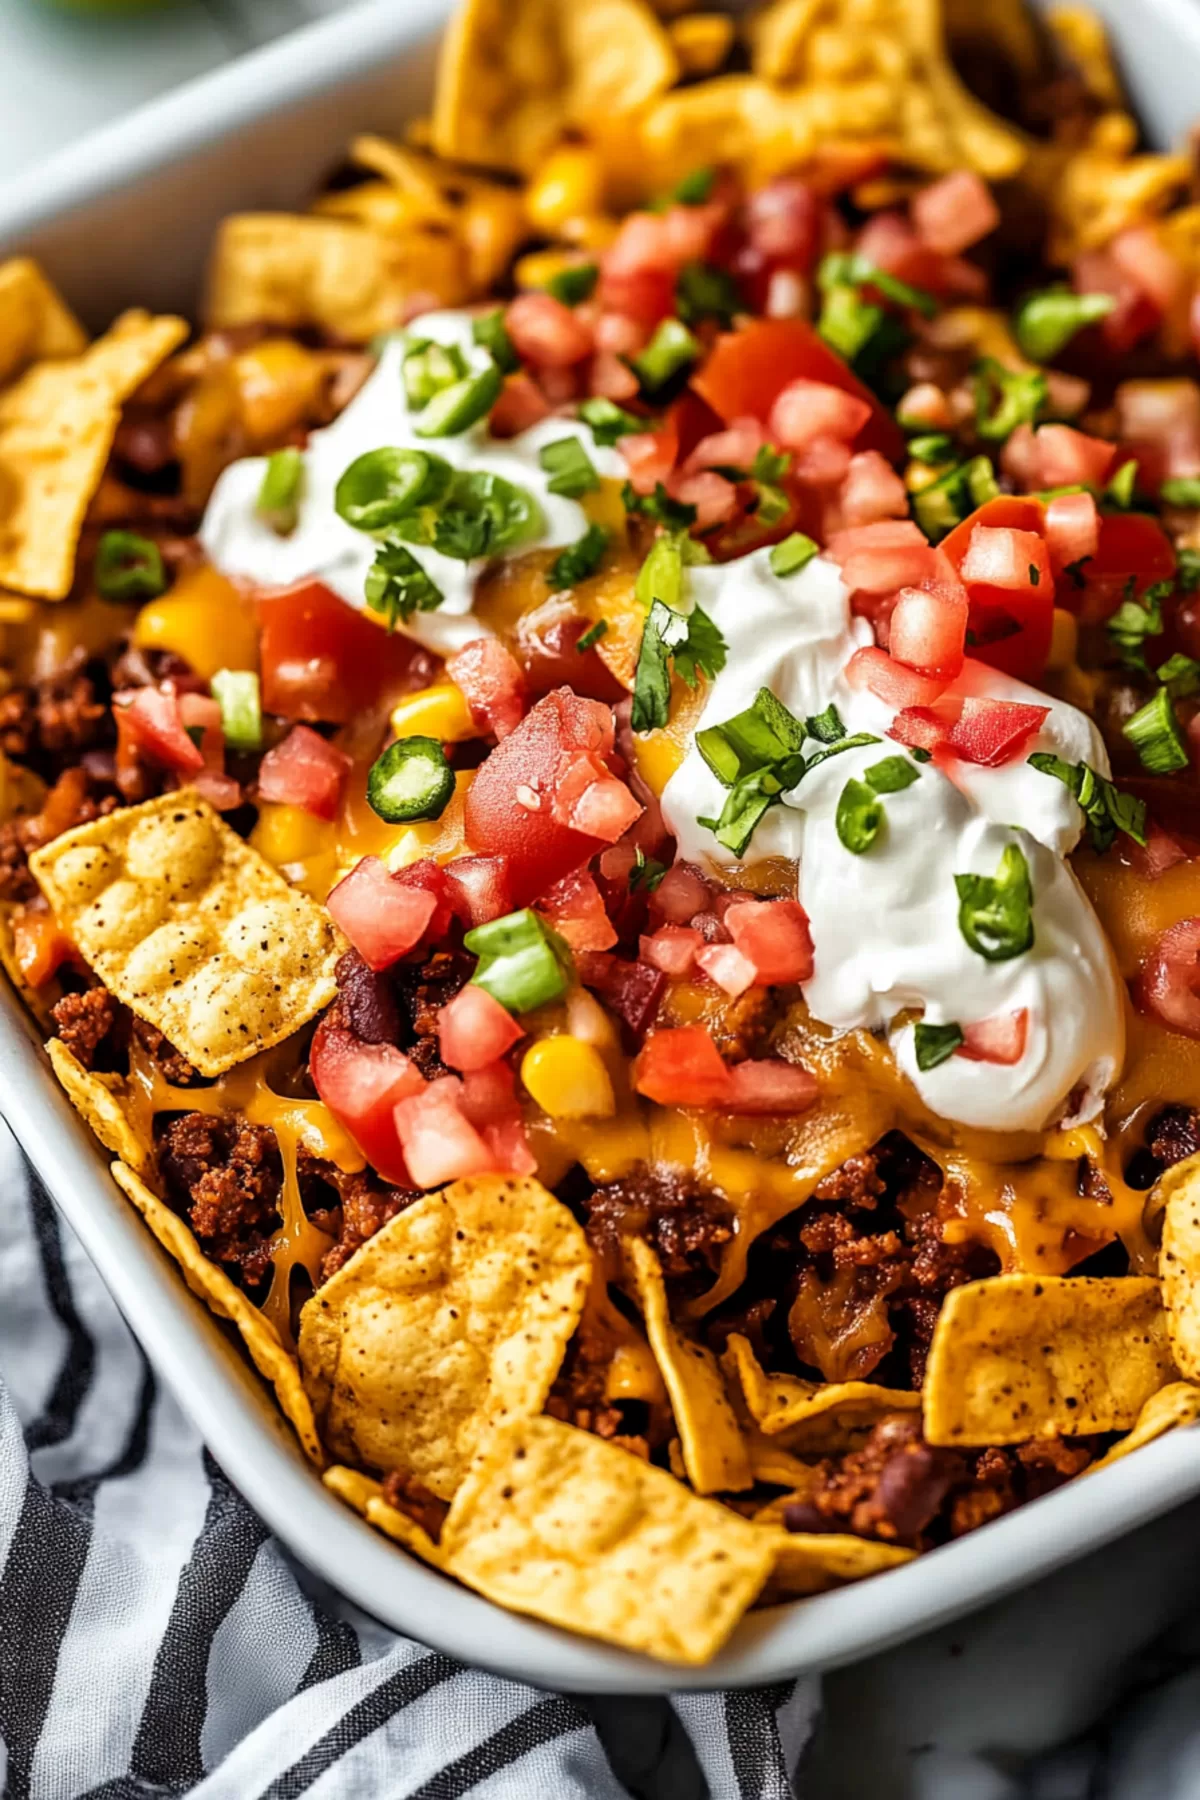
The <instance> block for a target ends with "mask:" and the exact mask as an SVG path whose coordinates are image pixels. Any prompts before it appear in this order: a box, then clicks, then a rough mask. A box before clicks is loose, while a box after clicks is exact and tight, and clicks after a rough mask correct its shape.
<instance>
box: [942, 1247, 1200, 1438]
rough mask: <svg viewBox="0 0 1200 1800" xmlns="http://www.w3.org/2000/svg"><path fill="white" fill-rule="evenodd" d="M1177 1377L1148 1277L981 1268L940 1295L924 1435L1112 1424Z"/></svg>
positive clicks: (1107, 1427)
mask: <svg viewBox="0 0 1200 1800" xmlns="http://www.w3.org/2000/svg"><path fill="white" fill-rule="evenodd" d="M1175 1377H1176V1369H1175V1363H1174V1360H1173V1358H1172V1356H1171V1347H1170V1344H1169V1343H1168V1340H1167V1315H1166V1313H1165V1312H1164V1311H1163V1303H1162V1295H1161V1292H1160V1289H1159V1284H1158V1282H1157V1281H1154V1280H1151V1279H1150V1278H1148V1277H1143V1276H1132V1275H1129V1276H1121V1277H1113V1278H1108V1279H1097V1278H1093V1277H1088V1276H1082V1275H1079V1276H1065V1275H1053V1276H1052V1275H1047V1276H1039V1275H992V1276H989V1277H988V1278H987V1279H986V1280H984V1281H970V1282H967V1283H966V1284H965V1285H964V1286H963V1287H957V1288H952V1289H951V1290H950V1292H949V1294H947V1296H946V1298H945V1300H944V1301H943V1302H942V1310H941V1312H940V1314H939V1315H938V1322H937V1325H936V1327H935V1329H934V1334H933V1343H932V1345H931V1346H930V1351H929V1361H928V1364H927V1367H926V1373H925V1389H924V1406H925V1438H926V1441H927V1442H928V1443H930V1444H964V1445H975V1444H978V1445H986V1444H1017V1443H1021V1442H1023V1441H1024V1440H1025V1439H1026V1438H1033V1437H1058V1436H1063V1435H1070V1436H1076V1435H1083V1434H1084V1433H1086V1432H1090V1431H1122V1430H1124V1429H1125V1428H1126V1427H1128V1426H1131V1425H1133V1424H1134V1422H1135V1421H1136V1419H1137V1416H1138V1414H1139V1412H1140V1411H1141V1409H1142V1407H1143V1406H1144V1405H1145V1403H1146V1401H1147V1400H1149V1398H1150V1397H1151V1395H1152V1394H1156V1393H1157V1392H1158V1390H1159V1389H1160V1388H1161V1387H1164V1386H1165V1385H1166V1384H1167V1382H1169V1381H1173V1380H1174V1379H1175Z"/></svg>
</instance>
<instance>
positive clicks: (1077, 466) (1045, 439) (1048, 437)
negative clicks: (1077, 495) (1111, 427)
mask: <svg viewBox="0 0 1200 1800" xmlns="http://www.w3.org/2000/svg"><path fill="white" fill-rule="evenodd" d="M1033 438H1034V442H1035V444H1036V445H1037V449H1038V460H1039V470H1040V478H1041V485H1042V486H1043V487H1069V486H1070V485H1072V484H1073V483H1075V482H1082V483H1084V484H1085V485H1090V486H1094V487H1101V486H1102V485H1103V484H1104V482H1105V480H1106V479H1107V476H1108V472H1109V470H1110V469H1111V468H1112V462H1113V458H1114V456H1115V455H1116V454H1117V446H1116V445H1115V444H1110V443H1107V442H1106V441H1105V439H1104V438H1097V437H1088V435H1087V433H1086V432H1083V431H1076V430H1075V428H1074V426H1072V425H1039V426H1038V428H1037V430H1036V431H1035V432H1034V434H1033Z"/></svg>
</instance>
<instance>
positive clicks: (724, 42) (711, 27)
mask: <svg viewBox="0 0 1200 1800" xmlns="http://www.w3.org/2000/svg"><path fill="white" fill-rule="evenodd" d="M733 34H734V26H733V20H732V19H731V18H730V16H729V14H728V13H718V12H703V13H690V14H689V15H688V16H687V17H686V18H683V19H676V20H674V21H673V22H672V23H671V24H669V25H668V26H667V36H668V37H669V38H670V40H671V48H672V49H673V50H674V52H675V55H676V57H677V59H678V61H679V69H680V73H681V74H683V75H715V74H716V72H717V70H718V69H719V68H720V66H721V64H722V63H723V62H724V61H725V58H726V57H727V56H728V55H729V52H730V51H731V50H732V48H733Z"/></svg>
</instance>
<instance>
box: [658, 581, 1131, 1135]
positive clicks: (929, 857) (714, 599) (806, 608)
mask: <svg viewBox="0 0 1200 1800" xmlns="http://www.w3.org/2000/svg"><path fill="white" fill-rule="evenodd" d="M689 578H690V584H691V587H690V591H691V594H692V596H693V598H694V600H695V603H696V604H697V605H699V606H702V607H703V608H704V610H705V611H706V612H707V613H708V614H709V615H710V617H711V618H712V619H713V620H714V621H715V623H716V624H717V625H718V626H719V627H720V630H721V633H722V635H723V636H724V638H725V641H726V643H727V645H728V657H727V660H726V665H725V668H724V670H723V671H722V673H721V674H720V675H719V676H718V677H717V679H716V681H715V682H714V683H713V684H712V687H711V688H710V690H709V694H708V699H707V701H706V704H705V707H704V712H703V716H702V718H701V720H700V723H699V728H704V727H707V726H710V725H717V724H721V723H722V722H723V721H725V720H726V719H729V718H731V717H732V716H733V715H734V714H735V713H737V712H740V711H742V710H743V709H744V708H745V707H748V706H750V705H751V704H752V703H753V700H754V697H755V695H756V694H757V692H758V690H759V689H760V688H762V687H766V688H769V689H770V690H771V692H772V693H773V694H775V695H776V696H777V698H778V699H780V700H782V701H783V703H784V705H785V706H787V707H788V708H789V710H790V711H791V712H792V713H793V714H794V715H795V716H796V717H798V718H799V717H804V716H811V715H813V714H817V713H820V712H822V711H824V709H825V708H826V707H827V706H828V705H829V704H830V702H831V701H832V702H833V704H834V705H835V706H836V707H837V709H838V712H839V714H840V715H841V718H842V720H843V722H844V724H845V726H846V730H847V732H848V733H857V732H870V733H872V734H873V735H874V736H875V737H877V738H879V739H880V740H881V741H880V742H879V743H876V744H870V745H866V746H863V747H862V748H859V749H855V750H847V751H844V752H842V753H840V754H839V755H837V756H833V757H830V758H829V759H828V761H826V762H824V763H822V764H820V765H819V766H818V767H817V768H815V769H813V771H812V772H811V773H810V774H808V775H806V776H805V777H804V780H803V782H802V784H801V786H800V788H798V789H796V790H794V791H793V792H792V793H791V794H788V795H786V796H785V797H784V801H783V803H782V804H780V805H776V806H773V807H771V809H770V810H769V811H768V812H767V813H766V815H765V816H764V818H763V819H762V821H761V822H760V824H759V825H758V827H757V829H756V831H755V833H754V835H753V837H752V839H751V840H750V844H749V847H748V849H747V851H746V854H745V857H744V859H743V860H745V861H749V862H756V861H760V860H762V859H764V858H767V857H786V858H788V859H789V860H792V861H795V862H797V863H798V865H799V877H798V888H797V897H798V899H799V900H800V903H801V905H802V906H803V907H804V910H805V912H806V913H807V914H808V918H809V923H810V927H811V930H812V937H813V945H814V952H815V956H814V969H813V976H812V979H811V980H810V981H809V982H807V983H806V984H805V988H804V996H805V999H806V1001H807V1003H808V1005H809V1008H810V1009H811V1011H812V1013H813V1014H814V1016H815V1017H816V1018H818V1019H821V1020H823V1021H824V1022H825V1023H826V1024H829V1025H832V1026H834V1027H835V1028H836V1029H839V1030H851V1029H853V1028H855V1027H867V1028H869V1029H872V1030H884V1031H886V1032H888V1034H889V1041H890V1044H891V1048H892V1050H893V1053H894V1054H895V1056H896V1058H897V1060H898V1062H899V1064H900V1066H901V1067H902V1068H903V1069H904V1070H905V1072H906V1073H907V1074H908V1075H909V1076H910V1077H911V1079H912V1081H913V1082H914V1084H915V1086H916V1088H917V1091H918V1092H919V1094H920V1095H921V1098H922V1099H923V1100H924V1101H925V1102H926V1104H927V1105H928V1106H929V1107H931V1108H932V1110H933V1111H934V1112H936V1113H938V1114H939V1115H940V1116H942V1117H943V1118H947V1119H952V1120H956V1121H958V1122H960V1123H962V1124H964V1125H970V1126H975V1127H979V1128H982V1129H987V1130H995V1131H1021V1130H1038V1129H1040V1128H1041V1127H1043V1126H1045V1125H1046V1124H1048V1123H1050V1122H1051V1121H1052V1120H1054V1119H1055V1118H1056V1117H1058V1116H1059V1115H1060V1114H1061V1113H1062V1111H1063V1109H1064V1105H1065V1104H1066V1102H1067V1101H1068V1098H1069V1097H1070V1096H1075V1101H1076V1104H1075V1107H1074V1111H1075V1113H1076V1114H1082V1115H1085V1116H1086V1115H1090V1114H1094V1113H1095V1111H1096V1110H1097V1109H1098V1107H1099V1103H1100V1097H1101V1096H1102V1094H1103V1092H1104V1090H1105V1088H1106V1087H1108V1086H1109V1085H1110V1084H1111V1082H1112V1081H1113V1080H1114V1078H1115V1076H1116V1074H1117V1071H1118V1070H1119V1068H1120V1066H1121V1062H1122V1058H1123V1055H1124V1011H1123V996H1122V987H1121V982H1120V977H1119V975H1118V972H1117V969H1116V965H1115V963H1114V960H1113V956H1112V951H1111V949H1110V948H1109V945H1108V941H1107V939H1106V938H1105V936H1104V933H1103V931H1102V930H1101V928H1100V924H1099V921H1098V920H1097V918H1096V915H1095V913H1094V912H1093V911H1092V908H1091V906H1090V904H1089V903H1088V901H1087V899H1086V897H1085V895H1084V893H1083V891H1082V889H1081V888H1080V886H1079V884H1078V882H1077V881H1076V879H1075V876H1074V874H1073V873H1072V871H1071V868H1070V866H1069V864H1068V863H1067V862H1066V861H1065V857H1066V855H1067V852H1068V851H1070V850H1071V849H1073V848H1074V846H1075V844H1076V843H1077V842H1078V840H1079V836H1080V833H1081V831H1082V829H1083V824H1084V820H1083V814H1082V812H1081V810H1080V808H1079V806H1078V805H1077V803H1076V802H1075V800H1074V799H1073V798H1072V796H1071V794H1070V793H1069V792H1068V790H1067V788H1066V787H1065V786H1064V785H1063V784H1062V782H1060V781H1056V780H1055V779H1054V778H1053V777H1051V776H1047V775H1044V774H1041V773H1040V772H1039V771H1038V770H1036V769H1033V768H1031V767H1030V766H1029V764H1028V763H1027V762H1026V761H1025V757H1026V756H1027V755H1028V754H1029V753H1030V751H1032V750H1035V749H1036V750H1050V751H1053V752H1055V753H1056V754H1057V755H1059V756H1061V757H1063V758H1064V759H1065V760H1067V761H1069V762H1076V761H1079V760H1080V759H1083V760H1086V761H1087V762H1089V763H1091V764H1092V766H1093V767H1094V768H1095V769H1097V770H1098V771H1100V772H1102V773H1104V774H1107V773H1108V759H1107V755H1106V752H1105V749H1104V744H1103V741H1102V739H1101V738H1100V735H1099V733H1098V732H1097V731H1096V729H1095V727H1094V725H1093V724H1092V723H1091V721H1090V720H1089V719H1087V718H1086V717H1085V716H1084V714H1082V713H1080V712H1078V711H1077V710H1076V709H1075V708H1074V707H1071V706H1067V705H1065V704H1064V703H1063V702H1061V701H1058V700H1054V699H1051V698H1050V697H1049V696H1047V695H1044V694H1040V693H1035V692H1033V691H1032V690H1031V689H1029V688H1027V687H1025V686H1024V685H1023V684H1022V683H1020V682H1017V681H1013V680H1011V679H1009V678H1008V677H1007V676H1003V675H1000V674H998V673H997V672H995V671H994V670H991V669H987V668H985V667H984V666H983V665H981V664H974V665H972V666H971V672H970V677H969V679H970V686H971V691H973V692H975V693H977V694H980V695H988V696H991V697H993V698H995V699H1001V700H1024V701H1028V702H1030V703H1032V704H1037V705H1048V706H1049V707H1050V715H1049V717H1048V718H1047V719H1046V721H1045V724H1044V725H1043V727H1042V729H1041V731H1040V732H1039V733H1038V734H1037V736H1036V738H1034V739H1032V740H1031V741H1030V742H1029V744H1028V745H1027V746H1026V748H1025V750H1024V752H1023V754H1022V756H1021V757H1020V759H1018V760H1016V761H1014V762H1012V763H1010V764H1007V765H1005V766H1004V767H1002V768H999V769H985V768H980V767H976V766H973V765H969V764H955V765H954V779H951V778H950V776H949V775H948V774H947V773H945V772H944V771H943V770H942V769H941V768H939V767H937V766H935V765H934V764H933V763H925V764H922V765H920V774H919V777H918V779H917V780H916V781H914V782H913V783H912V784H911V785H910V786H909V787H907V788H904V789H903V790H901V791H900V792H898V793H890V794H886V795H884V796H883V807H884V813H885V822H884V825H883V828H882V830H881V831H880V833H879V836H878V837H877V838H876V840H875V842H874V843H873V844H872V845H871V847H870V849H869V850H867V851H866V852H865V853H864V854H861V855H854V854H852V853H851V852H850V851H849V850H847V849H846V848H845V847H844V845H843V844H842V842H841V840H840V839H839V837H838V833H837V827H836V822H835V816H836V811H837V804H838V799H839V797H840V795H841V793H842V790H843V788H844V787H845V785H846V782H847V781H848V780H849V779H850V778H851V777H852V776H853V777H857V778H858V779H860V780H861V779H862V776H863V772H864V770H866V769H867V768H869V767H870V766H871V764H872V763H877V762H879V761H880V759H881V758H882V757H884V756H887V755H891V754H895V753H900V754H903V751H901V750H900V747H899V746H898V745H897V744H895V743H894V742H893V741H892V740H890V739H888V738H887V736H886V732H887V728H888V726H889V725H890V724H891V723H892V719H893V717H894V713H893V711H892V709H891V708H890V707H888V706H887V705H885V704H884V703H883V702H882V701H880V700H878V699H877V698H876V697H875V696H874V695H873V694H870V693H864V692H860V691H858V690H856V689H853V688H851V686H850V685H849V683H848V682H847V680H846V678H845V673H844V670H845V665H846V663H847V662H848V660H849V658H850V657H851V656H852V655H853V653H854V651H855V650H856V649H858V648H860V647H862V646H865V645H868V644H870V643H871V641H872V637H871V630H870V627H869V626H868V625H867V623H866V622H865V621H864V620H862V619H857V618H854V617H852V615H851V613H850V610H849V597H848V595H847V592H846V589H845V587H844V585H843V583H842V579H841V575H840V571H839V570H838V568H837V567H836V565H835V564H833V563H831V562H829V561H827V560H825V559H824V558H820V557H818V558H816V559H815V560H814V561H813V562H811V563H809V565H808V566H807V568H806V569H804V570H803V571H802V572H801V573H800V574H798V575H792V576H787V577H778V576H776V575H774V574H773V573H772V571H771V567H770V562H769V553H768V552H767V551H758V552H755V553H754V554H753V555H751V556H748V557H745V558H743V559H742V560H740V561H738V562H734V563H726V564H723V565H720V566H710V567H702V568H696V569H692V570H690V571H689ZM816 748H817V746H816V745H815V744H810V746H809V749H810V750H812V749H816ZM725 795H726V790H725V789H724V788H723V787H722V786H721V784H720V783H719V782H718V781H717V779H716V777H715V776H714V775H713V773H712V771H711V770H710V769H709V768H708V765H707V764H706V763H705V761H704V759H703V757H702V756H701V755H700V753H699V751H698V750H697V749H696V748H695V745H694V743H693V744H692V745H691V746H690V747H689V749H688V753H687V755H686V757H685V759H684V762H683V764H682V766H681V767H680V768H679V769H678V770H677V771H676V773H675V774H674V775H673V776H672V778H671V780H670V782H669V783H668V784H667V787H666V789H665V791H664V793H663V796H662V806H663V813H664V816H665V819H666V822H667V825H668V827H669V828H670V830H671V831H672V832H673V834H674V835H675V838H676V840H677V842H678V845H679V854H680V856H682V857H686V858H688V859H689V860H691V861H694V862H697V863H700V864H701V865H703V864H704V863H705V862H706V861H711V862H714V863H718V864H721V863H724V864H729V863H732V862H734V861H735V860H737V859H735V858H734V857H733V856H732V855H731V854H730V853H729V852H728V851H727V850H724V849H723V848H722V847H721V846H720V845H719V844H718V843H717V841H716V839H715V838H714V836H713V835H712V833H711V832H710V831H709V830H707V829H706V828H705V827H703V826H701V825H700V824H699V823H698V820H699V819H700V818H704V817H710V818H711V817H716V816H717V815H718V814H719V813H720V811H721V808H722V805H723V804H724V800H725ZM1009 844H1016V845H1017V846H1019V848H1020V849H1021V851H1022V852H1023V853H1024V856H1025V858H1026V861H1027V863H1028V867H1029V874H1030V881H1031V884H1032V889H1033V924H1034V943H1033V947H1032V949H1030V950H1029V951H1027V952H1026V953H1025V954H1023V955H1021V956H1017V957H1013V958H1011V959H1010V960H1008V961H1005V962H988V961H986V960H985V959H984V958H983V957H982V956H980V955H979V954H978V953H977V952H976V951H974V950H972V949H971V947H970V945H969V944H968V943H967V941H966V939H965V938H964V937H963V935H962V932H961V930H960V928H959V924H958V895H957V891H956V889H955V884H954V877H955V875H956V874H966V873H976V874H980V875H995V873H996V870H997V867H998V865H999V863H1000V859H1001V855H1002V854H1003V851H1004V849H1005V847H1006V846H1007V845H1009ZM917 1009H920V1010H923V1014H924V1019H925V1022H926V1023H927V1024H933V1025H936V1024H948V1023H950V1022H955V1023H957V1024H959V1025H967V1024H973V1023H977V1022H979V1021H981V1020H984V1019H988V1018H991V1017H993V1016H994V1015H996V1014H1005V1013H1012V1012H1018V1011H1020V1010H1021V1009H1025V1010H1026V1011H1027V1013H1028V1032H1027V1037H1026V1042H1025V1048H1024V1052H1023V1054H1022V1056H1021V1058H1020V1060H1019V1062H1017V1063H1016V1064H1015V1065H1013V1066H1011V1067H997V1066H996V1065H995V1064H989V1063H984V1062H973V1061H970V1060H968V1059H967V1058H965V1057H962V1056H950V1057H948V1058H947V1060H946V1061H944V1062H942V1063H940V1064H939V1065H938V1066H937V1067H936V1068H933V1069H928V1070H924V1071H922V1070H920V1069H918V1067H917V1062H916V1050H915V1043H914V1032H913V1027H912V1025H911V1024H904V1025H895V1024H894V1021H895V1020H896V1019H897V1017H898V1015H900V1014H901V1013H903V1012H905V1011H913V1010H917Z"/></svg>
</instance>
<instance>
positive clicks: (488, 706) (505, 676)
mask: <svg viewBox="0 0 1200 1800" xmlns="http://www.w3.org/2000/svg"><path fill="white" fill-rule="evenodd" d="M446 673H447V675H448V676H449V677H450V679H451V681H453V682H456V683H457V684H458V686H459V687H460V688H461V689H462V691H463V693H464V694H465V695H466V698H467V705H468V706H469V707H470V709H471V717H472V718H473V719H474V721H475V723H476V724H477V725H478V726H479V728H480V730H481V731H484V732H487V731H490V732H494V733H495V735H496V737H497V738H504V737H507V736H508V734H509V732H510V731H513V730H515V728H516V727H517V726H518V725H519V724H520V723H521V719H522V716H523V715H524V712H525V680H524V677H523V676H522V674H521V670H520V667H519V665H518V663H517V662H516V660H515V659H514V658H513V657H512V656H511V655H510V654H509V652H508V651H507V650H506V649H505V648H504V645H503V644H502V643H501V642H500V641H499V639H498V638H485V637H478V638H472V639H471V641H470V643H468V644H464V645H463V647H462V649H461V650H457V651H455V653H454V655H453V656H450V657H447V659H446Z"/></svg>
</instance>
